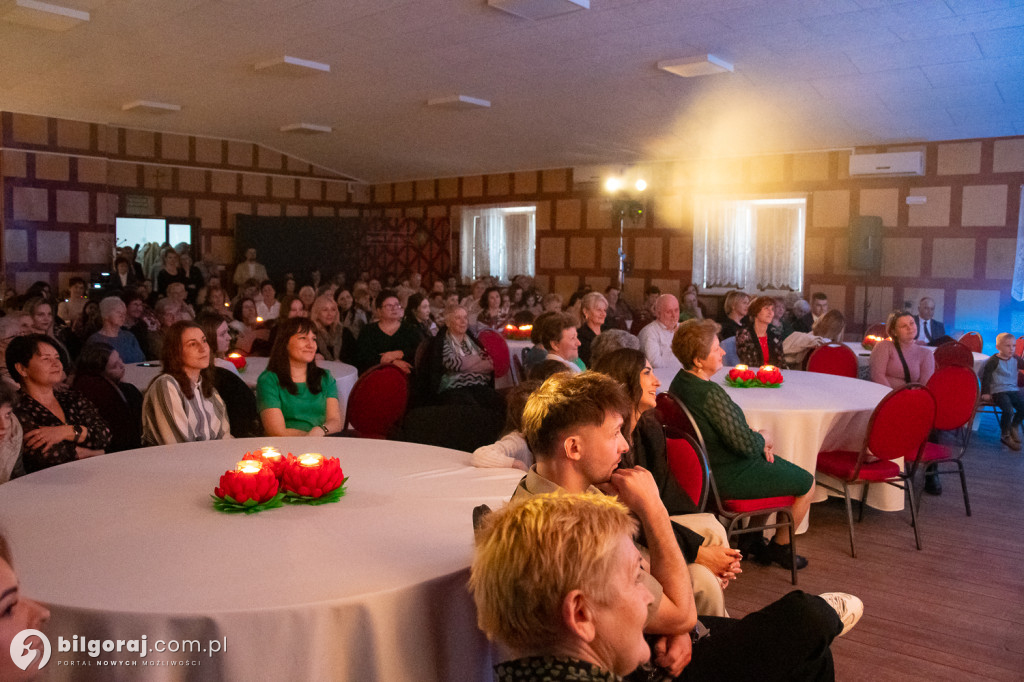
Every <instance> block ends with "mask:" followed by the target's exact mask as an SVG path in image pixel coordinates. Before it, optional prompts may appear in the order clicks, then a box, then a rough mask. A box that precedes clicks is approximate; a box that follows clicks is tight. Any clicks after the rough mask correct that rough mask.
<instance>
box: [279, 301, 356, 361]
mask: <svg viewBox="0 0 1024 682" xmlns="http://www.w3.org/2000/svg"><path fill="white" fill-rule="evenodd" d="M309 319H311V320H312V321H313V330H314V332H315V334H316V351H317V353H319V354H320V357H322V358H323V359H324V360H331V361H340V360H341V359H342V352H347V351H348V349H347V348H345V347H344V346H345V328H344V327H342V326H341V323H339V322H338V304H337V303H335V302H334V298H333V297H331V296H328V295H326V294H325V295H323V296H318V297H317V299H316V300H315V301H313V309H312V310H310V314H309ZM278 334H280V332H278ZM275 341H276V338H275Z"/></svg>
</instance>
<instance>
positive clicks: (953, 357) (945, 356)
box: [935, 341, 974, 370]
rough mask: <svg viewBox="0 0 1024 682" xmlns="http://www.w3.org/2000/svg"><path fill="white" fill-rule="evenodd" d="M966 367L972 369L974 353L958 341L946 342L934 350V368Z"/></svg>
mask: <svg viewBox="0 0 1024 682" xmlns="http://www.w3.org/2000/svg"><path fill="white" fill-rule="evenodd" d="M943 367H966V368H967V369H970V370H973V369H974V353H972V352H971V349H970V348H968V347H967V346H965V345H964V344H962V343H960V342H959V341H947V342H946V343H944V344H942V345H941V346H939V347H938V348H936V349H935V368H936V369H942V368H943Z"/></svg>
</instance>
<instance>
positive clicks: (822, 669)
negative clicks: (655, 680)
mask: <svg viewBox="0 0 1024 682" xmlns="http://www.w3.org/2000/svg"><path fill="white" fill-rule="evenodd" d="M700 621H701V623H703V624H704V625H705V626H706V627H707V628H708V629H709V630H710V634H708V635H707V636H705V637H703V638H701V639H700V640H699V641H698V642H697V643H696V644H694V645H693V658H692V659H691V660H690V663H689V665H687V666H686V668H684V669H683V672H682V674H681V675H680V676H679V677H678V678H676V679H677V680H680V681H684V680H685V681H690V680H722V681H723V682H724V681H726V680H728V681H730V682H736V681H739V680H756V681H757V682H771V681H772V680H779V681H781V680H834V679H835V668H834V666H833V663H832V650H831V649H829V645H830V644H831V643H832V640H833V639H835V638H836V636H837V635H838V634H839V633H840V632H842V629H843V623H842V621H840V620H839V616H838V615H837V614H836V612H835V610H834V609H833V608H832V607H831V606H829V604H828V602H826V601H825V600H824V599H822V598H821V597H818V596H815V595H810V594H807V593H806V592H801V591H800V590H794V591H793V592H790V593H789V594H787V595H786V596H785V597H783V598H782V599H779V600H778V601H776V602H773V603H771V604H769V605H768V606H766V607H765V608H763V609H761V610H760V611H755V612H754V613H751V614H749V615H748V616H746V617H745V618H741V619H739V620H735V619H732V618H714V617H701V619H700Z"/></svg>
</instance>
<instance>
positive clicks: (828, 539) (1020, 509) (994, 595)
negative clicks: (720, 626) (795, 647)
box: [725, 415, 1024, 682]
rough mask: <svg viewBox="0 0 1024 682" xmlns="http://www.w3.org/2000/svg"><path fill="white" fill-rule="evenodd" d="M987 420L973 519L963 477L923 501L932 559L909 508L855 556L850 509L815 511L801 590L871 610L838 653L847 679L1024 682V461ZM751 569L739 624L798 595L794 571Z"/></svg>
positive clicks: (886, 516) (971, 479) (735, 588)
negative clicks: (835, 594)
mask: <svg viewBox="0 0 1024 682" xmlns="http://www.w3.org/2000/svg"><path fill="white" fill-rule="evenodd" d="M979 420H981V428H980V430H979V431H978V432H975V434H974V438H973V440H972V443H971V448H970V450H969V452H968V454H967V458H966V459H965V463H966V466H967V486H968V492H969V493H970V498H971V507H972V513H973V515H972V516H970V517H968V516H966V515H965V513H964V505H963V496H962V494H961V492H960V484H959V477H957V476H955V475H946V476H943V477H942V478H943V486H944V488H945V490H944V493H943V495H942V496H940V497H932V496H928V495H922V497H923V498H924V499H923V500H922V509H921V544H922V546H923V548H924V549H922V550H921V551H918V550H917V549H915V547H914V531H913V528H912V527H911V526H910V511H909V508H908V509H907V510H905V511H903V512H880V511H877V510H873V509H870V508H868V509H867V510H866V511H865V514H864V520H863V521H862V522H861V523H859V524H855V532H856V541H857V558H856V559H853V558H851V557H850V545H849V539H848V533H847V525H846V512H845V509H844V507H843V503H842V500H841V499H838V500H830V501H828V502H823V503H820V504H815V505H813V506H812V507H811V521H810V530H809V531H808V532H807V533H806V534H804V535H801V536H799V538H798V545H797V546H798V548H799V549H798V551H799V553H800V554H802V555H804V556H806V557H807V558H808V560H809V561H810V565H809V566H808V567H807V568H806V569H804V570H803V571H800V576H799V585H798V588H799V589H802V590H804V591H806V592H811V593H814V594H818V593H821V592H828V591H842V592H850V593H853V594H855V595H857V596H858V597H860V598H861V599H862V600H863V601H864V617H863V618H862V619H861V621H860V623H859V624H858V625H857V627H856V628H854V629H853V630H852V631H851V632H850V633H849V634H847V635H846V636H845V637H843V638H840V639H837V640H836V641H835V642H834V643H833V645H832V652H833V655H834V657H835V662H836V678H837V679H838V680H842V681H846V680H853V681H857V680H865V681H867V680H870V681H871V682H882V681H885V680H957V681H962V680H1024V454H1022V453H1020V452H1013V451H1011V450H1009V449H1007V448H1005V447H1004V446H1002V445H1001V444H1000V442H999V432H998V428H997V426H996V424H995V420H994V418H993V417H992V416H991V415H983V416H980V417H979ZM854 515H855V516H854V519H856V507H854ZM746 563H747V562H744V573H743V575H741V576H740V577H739V579H738V580H737V581H735V582H734V583H733V584H732V585H731V586H730V587H729V589H728V590H726V593H725V597H726V607H727V608H728V609H729V612H730V615H732V616H733V617H741V616H743V615H745V614H746V613H748V612H750V611H752V610H756V609H758V608H760V607H762V606H764V605H766V604H768V603H770V602H771V601H774V600H775V599H777V598H779V597H781V596H782V595H783V594H785V593H786V592H787V591H789V590H790V589H792V586H791V585H790V582H789V577H790V575H789V571H787V570H784V569H782V568H779V567H777V566H776V567H770V568H766V567H761V566H757V565H749V566H747V565H746Z"/></svg>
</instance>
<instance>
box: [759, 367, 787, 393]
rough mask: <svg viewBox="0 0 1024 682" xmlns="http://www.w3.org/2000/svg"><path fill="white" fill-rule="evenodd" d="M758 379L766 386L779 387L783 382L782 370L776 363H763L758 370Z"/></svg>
mask: <svg viewBox="0 0 1024 682" xmlns="http://www.w3.org/2000/svg"><path fill="white" fill-rule="evenodd" d="M757 380H758V381H760V382H761V385H762V386H764V387H765V388H778V387H779V385H780V384H782V370H780V369H779V368H778V367H776V366H775V365H762V366H761V369H759V370H757Z"/></svg>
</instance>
